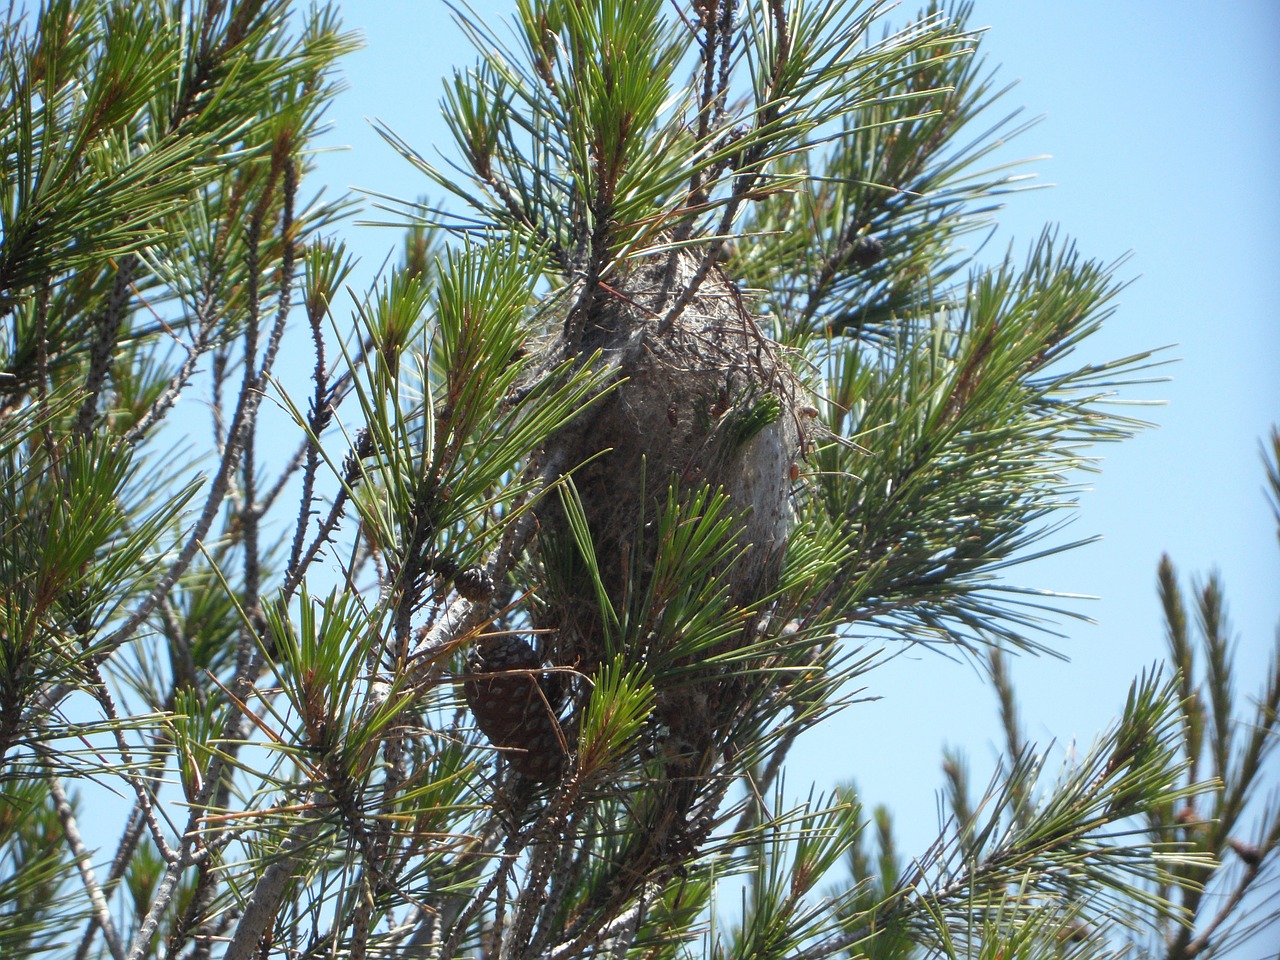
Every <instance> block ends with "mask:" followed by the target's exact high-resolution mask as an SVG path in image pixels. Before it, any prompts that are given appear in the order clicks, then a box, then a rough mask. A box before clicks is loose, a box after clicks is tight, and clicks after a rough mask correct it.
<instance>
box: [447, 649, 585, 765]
mask: <svg viewBox="0 0 1280 960" xmlns="http://www.w3.org/2000/svg"><path fill="white" fill-rule="evenodd" d="M541 667H542V664H541V662H540V661H539V660H538V655H537V654H536V653H535V652H534V650H533V648H532V647H531V646H529V644H527V643H525V642H524V641H523V640H521V639H520V638H519V637H513V636H503V637H494V638H491V639H488V640H483V641H481V642H480V643H479V644H477V646H476V648H475V650H474V651H473V652H472V654H471V656H470V657H469V658H468V660H467V674H466V678H465V680H464V682H463V695H464V696H465V697H466V699H467V705H468V706H469V707H470V708H471V713H472V715H473V716H474V717H475V718H476V724H477V725H478V726H479V727H480V729H481V730H482V731H483V732H484V735H485V736H486V737H488V738H489V742H490V743H492V744H493V745H494V746H497V747H504V748H507V749H506V751H505V754H506V757H507V760H508V762H510V764H511V766H512V767H514V768H515V769H516V770H517V771H519V772H520V773H522V774H523V775H524V776H526V777H528V778H529V779H531V780H537V781H540V782H544V781H547V780H551V779H553V778H554V777H555V776H556V775H557V774H558V773H559V772H560V768H561V767H562V766H563V765H564V760H565V750H564V746H563V745H562V742H561V740H562V736H563V735H562V734H561V732H560V724H559V721H557V720H556V717H555V714H554V713H553V712H552V708H551V706H550V703H549V701H550V700H551V698H550V697H548V696H547V693H546V691H545V689H544V687H545V686H546V682H545V677H543V676H542V675H541V672H540V671H541Z"/></svg>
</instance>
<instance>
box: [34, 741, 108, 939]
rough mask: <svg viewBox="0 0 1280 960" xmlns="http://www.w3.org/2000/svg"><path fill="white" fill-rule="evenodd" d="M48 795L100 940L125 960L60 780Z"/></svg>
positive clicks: (56, 779) (52, 777)
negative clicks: (100, 936) (99, 928)
mask: <svg viewBox="0 0 1280 960" xmlns="http://www.w3.org/2000/svg"><path fill="white" fill-rule="evenodd" d="M41 753H42V754H44V755H45V761H46V763H49V756H48V754H47V753H46V751H45V750H41ZM48 783H49V792H50V793H51V794H52V795H53V805H54V809H55V810H56V811H57V814H58V821H59V822H60V823H61V824H62V835H63V837H65V838H66V841H67V847H68V848H69V849H70V850H71V855H72V856H73V857H75V860H76V868H77V869H78V870H79V871H80V881H81V882H82V883H83V884H84V889H85V892H86V893H87V894H88V895H89V902H90V903H91V904H92V905H93V915H94V918H95V919H96V920H97V922H98V926H99V927H101V928H102V938H103V939H104V940H105V941H106V942H107V949H109V950H110V951H111V956H112V957H114V958H115V960H125V956H124V946H123V944H121V942H120V934H119V933H117V932H116V926H115V923H113V922H112V920H111V909H110V907H109V906H108V905H107V898H106V897H105V896H104V895H103V893H102V888H101V887H100V886H98V881H97V878H96V877H95V876H94V873H93V862H92V859H93V858H92V857H91V856H90V854H89V851H88V850H86V849H85V846H84V841H83V840H82V839H81V838H80V828H79V826H78V825H77V824H76V815H75V811H74V810H72V809H71V802H70V801H69V800H68V799H67V792H66V790H64V789H63V787H62V778H61V777H58V776H56V775H53V774H50V776H49V780H48Z"/></svg>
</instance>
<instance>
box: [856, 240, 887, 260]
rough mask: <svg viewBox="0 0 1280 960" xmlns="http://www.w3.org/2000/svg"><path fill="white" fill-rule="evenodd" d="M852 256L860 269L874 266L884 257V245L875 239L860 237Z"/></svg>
mask: <svg viewBox="0 0 1280 960" xmlns="http://www.w3.org/2000/svg"><path fill="white" fill-rule="evenodd" d="M850 256H851V257H852V258H853V262H854V263H856V264H857V265H858V266H860V267H870V266H873V265H875V264H877V263H879V262H880V260H881V259H882V258H883V257H884V244H883V243H882V242H881V241H880V240H878V239H877V238H875V237H859V238H858V240H857V242H855V243H854V245H853V250H852V252H851V253H850Z"/></svg>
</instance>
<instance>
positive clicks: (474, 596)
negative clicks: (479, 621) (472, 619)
mask: <svg viewBox="0 0 1280 960" xmlns="http://www.w3.org/2000/svg"><path fill="white" fill-rule="evenodd" d="M453 586H454V589H455V590H457V591H458V595H459V596H461V597H463V598H464V599H466V600H470V601H471V602H472V603H487V602H488V601H489V600H490V598H492V597H493V578H492V577H491V576H489V575H488V574H487V573H485V572H484V571H483V570H482V569H480V568H479V567H466V568H465V569H463V570H459V571H458V572H457V574H455V575H454V578H453Z"/></svg>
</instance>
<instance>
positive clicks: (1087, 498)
mask: <svg viewBox="0 0 1280 960" xmlns="http://www.w3.org/2000/svg"><path fill="white" fill-rule="evenodd" d="M474 6H475V9H476V10H477V11H478V12H479V13H480V14H481V15H483V16H484V17H486V18H487V19H489V20H490V21H493V20H495V19H497V18H499V17H505V16H507V15H508V11H509V10H510V9H511V8H512V7H513V6H514V4H511V3H501V2H495V0H485V2H477V3H475V4H474ZM1209 6H1210V5H1207V4H1204V3H1199V2H1193V0H1161V2H1155V0H1128V2H1118V3H1117V2H1114V0H1113V2H1103V0H1072V2H1065V0H1059V2H1056V3H1045V2H1027V0H977V2H976V6H975V10H974V15H973V18H972V23H974V24H975V25H976V24H983V25H986V24H990V25H991V29H990V30H989V32H988V34H987V36H986V38H985V39H984V41H983V45H982V49H983V51H984V53H985V55H986V58H987V61H988V63H989V64H990V65H991V66H996V65H1001V69H1000V72H999V76H1000V77H1002V78H1003V79H1005V80H1009V81H1012V80H1018V81H1019V85H1018V86H1017V87H1016V88H1015V89H1014V90H1013V91H1011V92H1010V93H1009V94H1008V95H1007V99H1006V103H1007V104H1008V105H1009V106H1010V107H1012V106H1022V107H1024V108H1025V110H1026V115H1028V116H1039V115H1041V114H1043V115H1044V119H1043V121H1042V122H1041V123H1040V124H1039V125H1037V126H1036V127H1034V128H1032V129H1031V130H1030V131H1029V132H1028V133H1026V134H1024V135H1023V136H1022V137H1021V138H1019V139H1018V140H1017V141H1016V142H1015V143H1014V144H1013V145H1011V147H1010V150H1011V153H1010V156H1013V155H1017V156H1038V155H1042V154H1048V155H1050V157H1051V158H1050V159H1045V160H1043V161H1038V162H1036V163H1035V164H1033V165H1032V167H1031V168H1030V169H1033V170H1035V171H1036V172H1037V173H1038V174H1039V176H1040V180H1041V181H1043V182H1045V183H1052V184H1053V185H1054V186H1053V187H1052V189H1045V190H1038V191H1032V192H1029V193H1026V194H1022V195H1020V196H1017V197H1015V198H1013V200H1012V201H1011V205H1010V207H1009V209H1007V210H1006V211H1005V212H1004V213H1003V214H1002V215H1001V216H1000V221H1001V224H1002V227H1001V231H1000V233H999V234H998V235H997V240H996V241H995V243H996V244H997V245H998V246H999V248H1000V249H1003V248H1004V245H1005V244H1007V243H1009V242H1011V241H1012V242H1013V243H1014V244H1015V247H1016V248H1017V249H1019V250H1020V249H1023V248H1025V246H1026V244H1028V243H1030V242H1031V241H1032V240H1034V239H1035V237H1036V235H1037V234H1038V233H1039V231H1040V228H1041V226H1042V225H1043V224H1045V223H1049V222H1052V223H1057V224H1059V225H1061V227H1062V229H1063V231H1064V232H1065V233H1067V234H1068V235H1070V236H1072V237H1073V238H1075V239H1076V240H1077V241H1078V242H1079V245H1080V247H1081V250H1082V252H1084V253H1085V254H1086V255H1088V256H1091V257H1096V258H1099V259H1102V260H1105V261H1110V260H1114V259H1116V258H1119V257H1122V256H1124V255H1126V254H1131V256H1130V259H1129V260H1128V261H1127V262H1126V263H1125V264H1124V266H1123V267H1121V269H1120V276H1121V277H1123V278H1130V279H1132V280H1133V283H1132V284H1131V285H1130V286H1129V288H1128V289H1127V290H1126V291H1125V292H1124V294H1123V296H1122V298H1121V305H1120V309H1119V311H1118V313H1117V314H1116V316H1115V317H1114V319H1113V320H1112V322H1111V323H1110V324H1109V326H1108V327H1107V328H1106V329H1104V331H1103V332H1102V333H1101V334H1100V335H1099V336H1098V337H1096V338H1094V340H1093V341H1092V342H1091V343H1090V344H1087V345H1086V346H1085V348H1084V354H1085V356H1087V358H1088V359H1093V360H1104V359H1110V358H1113V357H1116V356H1121V355H1127V354H1130V353H1134V352H1137V351H1140V350H1143V349H1147V348H1150V347H1155V346H1163V345H1172V346H1171V349H1170V350H1169V351H1168V353H1167V355H1168V357H1169V358H1170V359H1173V358H1177V360H1178V362H1177V363H1175V364H1172V365H1171V366H1169V367H1168V368H1166V369H1165V371H1164V372H1165V373H1166V374H1168V375H1169V376H1170V377H1172V380H1171V381H1170V382H1168V383H1161V384H1155V385H1151V386H1147V387H1144V388H1142V389H1140V390H1136V391H1133V392H1132V396H1134V397H1137V398H1142V399H1146V400H1162V401H1167V404H1166V405H1162V406H1156V407H1149V408H1146V409H1144V410H1141V411H1140V415H1142V416H1143V417H1144V418H1146V419H1149V420H1151V421H1153V422H1155V423H1156V424H1158V425H1159V426H1158V429H1154V430H1149V431H1146V432H1144V433H1143V434H1141V435H1140V436H1138V437H1137V438H1136V439H1134V440H1132V441H1130V442H1128V443H1126V444H1123V445H1119V446H1109V447H1106V448H1103V449H1101V450H1099V451H1097V452H1098V453H1099V454H1100V455H1101V456H1102V458H1103V459H1102V462H1101V469H1102V472H1101V473H1100V474H1099V475H1098V476H1096V477H1094V478H1091V479H1090V480H1089V486H1090V487H1091V489H1090V490H1089V491H1088V492H1086V493H1085V494H1084V495H1083V496H1082V498H1081V507H1080V509H1079V511H1078V517H1077V518H1076V520H1075V521H1074V523H1073V524H1072V526H1071V527H1070V528H1069V530H1068V531H1067V535H1068V536H1069V537H1070V538H1072V539H1076V538H1083V537H1087V536H1091V535H1093V534H1102V535H1103V537H1104V539H1103V540H1102V541H1101V542H1100V543H1097V544H1094V545H1092V546H1089V547H1085V548H1083V549H1081V550H1078V551H1073V552H1071V553H1070V554H1067V555H1065V556H1061V557H1058V558H1054V559H1052V560H1049V561H1043V562H1039V563H1037V564H1035V565H1034V566H1028V567H1025V568H1021V569H1017V570H1015V571H1013V573H1012V574H1011V579H1012V580H1013V581H1015V582H1017V583H1020V584H1023V585H1028V586H1036V587H1042V588H1048V589H1055V590H1061V591H1065V592H1070V593H1080V594H1091V595H1096V596H1098V597H1099V598H1100V599H1098V600H1096V601H1090V602H1087V603H1081V604H1079V605H1078V606H1077V607H1076V609H1079V610H1080V611H1081V612H1082V613H1085V614H1087V615H1088V616H1090V617H1092V618H1093V619H1094V620H1095V621H1096V623H1095V624H1083V623H1067V624H1065V625H1064V628H1063V629H1064V633H1065V637H1064V639H1063V640H1062V641H1061V642H1060V644H1059V647H1060V649H1061V650H1062V651H1063V652H1064V653H1065V654H1067V655H1068V656H1069V657H1070V658H1071V660H1070V662H1069V663H1063V662H1061V661H1057V660H1053V659H1044V658H1042V659H1038V660H1037V659H1034V658H1025V657H1024V658H1021V659H1019V660H1018V661H1017V662H1016V663H1015V664H1014V667H1013V675H1014V680H1015V683H1016V685H1017V687H1018V689H1019V691H1020V693H1021V694H1022V696H1023V706H1022V717H1023V721H1024V724H1025V727H1026V729H1027V731H1028V733H1029V734H1030V735H1031V737H1032V738H1033V739H1035V740H1038V741H1041V742H1048V741H1050V740H1057V742H1059V743H1060V744H1069V743H1071V742H1072V741H1077V742H1079V743H1081V745H1087V743H1088V742H1089V741H1090V740H1091V739H1092V738H1093V736H1094V735H1095V733H1097V732H1098V731H1100V730H1101V729H1102V728H1103V727H1104V726H1105V724H1106V723H1107V722H1108V721H1109V720H1110V719H1111V718H1112V717H1114V716H1115V715H1116V713H1117V712H1118V710H1119V708H1120V706H1121V705H1122V704H1123V701H1124V695H1125V692H1126V690H1127V688H1128V685H1129V683H1130V681H1131V680H1132V678H1133V677H1134V676H1136V675H1137V674H1138V673H1139V672H1140V671H1141V670H1142V669H1143V668H1144V667H1147V666H1149V665H1150V664H1151V663H1152V662H1153V661H1154V660H1156V659H1157V658H1158V657H1160V656H1161V654H1162V652H1163V641H1162V632H1161V617H1160V613H1159V608H1158V604H1157V600H1156V593H1155V569H1156V563H1157V561H1158V559H1159V557H1160V554H1161V553H1162V552H1163V551H1168V552H1169V553H1170V554H1171V555H1172V557H1173V558H1174V560H1175V562H1176V563H1177V564H1178V566H1179V568H1180V570H1182V571H1183V572H1184V573H1187V574H1190V573H1196V574H1203V573H1205V572H1207V571H1209V570H1210V569H1213V568H1216V569H1218V570H1219V571H1220V572H1221V574H1222V576H1223V578H1224V581H1225V584H1226V587H1227V596H1228V601H1229V604H1230V610H1231V614H1232V618H1233V621H1234V624H1235V626H1236V629H1237V633H1238V634H1239V637H1240V643H1241V657H1242V662H1241V667H1242V669H1241V677H1242V679H1243V680H1244V681H1245V685H1246V686H1245V690H1244V691H1243V693H1244V694H1245V695H1246V696H1247V695H1248V693H1249V692H1250V691H1251V690H1253V689H1255V688H1256V687H1257V685H1258V683H1259V682H1260V679H1259V675H1260V673H1261V670H1262V668H1263V667H1264V665H1265V663H1266V659H1267V655H1268V652H1269V649H1270V646H1271V644H1272V642H1273V639H1272V638H1273V637H1274V636H1275V630H1276V623H1277V616H1278V615H1280V603H1277V599H1280V590H1277V584H1280V557H1278V553H1277V550H1276V540H1275V525H1274V522H1273V521H1272V519H1271V514H1270V510H1269V507H1268V506H1267V504H1266V502H1265V500H1264V498H1263V494H1262V482H1263V475H1262V470H1261V466H1260V461H1259V441H1260V439H1261V438H1263V437H1264V436H1265V435H1266V434H1267V431H1268V430H1269V427H1270V424H1271V423H1272V422H1274V421H1276V420H1280V376H1277V366H1278V364H1277V361H1280V333H1278V332H1277V331H1278V330H1280V316H1278V315H1277V310H1276V304H1277V303H1280V270H1277V269H1276V264H1277V263H1278V262H1280V228H1278V227H1277V223H1278V222H1280V221H1278V219H1277V215H1278V214H1280V203H1277V199H1278V194H1280V188H1278V187H1277V180H1276V159H1277V157H1278V156H1280V143H1278V142H1277V140H1278V137H1280V135H1278V134H1277V129H1278V126H1280V125H1278V124H1277V120H1278V119H1280V96H1278V94H1280V59H1278V58H1277V56H1276V51H1277V50H1280V3H1277V2H1276V0H1230V2H1228V3H1223V4H1216V5H1213V10H1214V12H1213V15H1212V16H1208V15H1206V13H1205V10H1206V9H1207V8H1208V7H1209ZM341 9H342V11H343V14H344V18H345V21H346V24H347V26H348V27H349V28H354V29H359V30H361V31H362V32H363V33H364V35H365V42H366V47H365V48H364V49H363V50H362V51H360V52H358V53H356V54H355V55H353V56H351V57H350V58H349V60H348V61H347V63H346V67H345V73H346V78H347V81H348V83H349V84H350V89H349V90H348V91H347V92H346V93H344V94H343V95H342V96H341V97H340V98H339V100H338V102H337V104H336V107H335V109H334V110H333V111H332V112H331V114H330V115H329V119H330V120H331V121H332V122H333V124H334V125H335V126H334V130H333V132H332V133H331V134H330V135H329V136H328V137H327V141H326V142H328V143H331V144H334V145H338V144H343V145H349V146H350V147H351V148H352V149H350V150H347V151H344V152H340V153H339V152H335V153H329V154H325V155H324V156H323V157H322V160H321V165H320V171H319V176H320V178H321V179H322V180H323V181H324V182H328V183H330V184H332V185H333V186H334V187H336V188H342V187H347V186H352V187H359V188H364V189H366V190H371V191H375V192H378V193H383V194H389V195H393V196H397V197H402V198H406V199H410V198H413V197H416V196H418V195H420V194H422V193H424V192H426V191H427V190H428V184H427V183H426V182H425V181H424V180H423V179H422V178H421V176H420V175H418V174H417V173H416V172H415V171H414V170H412V168H410V167H409V165H408V164H407V163H405V162H404V161H402V160H401V159H400V158H399V157H398V156H396V155H395V154H394V153H393V152H392V151H391V149H390V148H389V147H387V146H386V145H385V144H384V143H383V142H382V141H381V140H380V138H378V137H377V136H376V135H375V134H374V133H373V132H372V130H371V129H370V128H369V126H368V124H367V123H366V122H365V120H364V119H363V118H366V117H369V118H374V117H376V118H378V119H381V120H382V121H384V122H385V123H386V124H387V125H388V126H390V127H391V128H392V129H393V130H394V131H395V132H396V133H398V134H399V135H400V136H402V137H403V138H405V139H406V140H407V141H408V142H409V143H411V144H412V145H414V146H415V147H417V148H418V149H419V150H420V151H421V152H423V153H428V154H429V153H430V152H431V150H432V145H433V144H435V143H439V144H440V145H441V146H447V143H446V141H447V134H446V133H445V130H444V127H443V124H442V123H441V122H440V119H439V109H438V104H439V99H440V93H441V86H440V80H441V78H442V77H443V76H446V75H447V74H448V73H449V71H450V69H451V68H452V67H453V66H456V65H466V64H468V63H470V62H471V60H472V55H471V52H470V50H469V49H468V48H467V47H466V45H465V43H464V42H463V41H462V39H461V37H460V35H459V33H458V32H457V30H456V29H455V28H454V27H453V25H452V23H451V22H450V17H449V14H448V11H447V9H446V8H445V6H444V5H443V4H442V3H437V2H418V0H414V2H408V0H402V2H382V0H379V2H373V0H348V2H345V3H342V4H341ZM348 237H349V239H350V241H351V242H352V245H353V249H354V250H355V252H357V253H359V254H360V255H362V256H363V257H364V258H365V260H366V262H367V263H371V264H373V265H376V264H377V263H380V262H381V260H382V258H383V256H384V255H385V252H386V250H387V249H388V248H389V247H390V246H391V245H392V244H394V243H395V242H396V240H397V236H396V234H395V233H394V232H392V231H385V230H382V231H380V230H377V229H374V228H361V229H358V230H354V231H349V232H348ZM868 683H869V689H868V691H867V693H868V694H871V695H877V696H880V697H881V699H880V700H879V701H877V702H875V703H868V704H860V705H858V706H856V707H854V708H853V709H851V710H849V711H846V713H845V714H843V715H842V716H841V717H839V718H838V719H837V720H836V721H834V722H833V723H832V724H831V725H830V727H829V728H827V729H825V730H823V731H819V732H817V733H815V734H814V735H812V737H811V739H810V741H809V742H808V743H807V744H805V745H804V746H803V747H802V749H801V750H800V752H799V753H798V754H797V756H796V760H795V762H794V763H793V764H792V765H791V769H790V771H789V774H788V777H789V786H790V787H791V791H792V792H793V793H795V794H797V795H801V796H803V795H804V794H805V793H807V790H808V784H809V783H810V782H811V781H814V780H817V781H818V782H819V784H820V785H822V786H830V785H831V784H832V783H834V782H835V781H838V780H843V779H846V778H854V779H856V781H857V783H858V785H859V786H860V787H861V788H862V789H863V791H864V792H865V794H866V797H867V799H868V800H871V801H884V802H887V803H889V804H890V805H891V806H892V807H893V808H894V809H895V810H896V811H897V814H898V821H899V825H900V829H901V831H902V845H903V847H904V849H905V850H907V851H917V852H918V851H920V850H922V849H923V846H924V845H925V844H926V843H927V842H928V840H929V839H930V837H931V836H932V835H933V832H934V830H935V828H936V823H937V812H936V811H937V803H936V791H937V789H938V788H939V787H940V785H941V783H942V780H941V772H940V751H941V748H942V747H943V745H944V744H950V745H952V746H957V747H963V748H964V749H966V750H967V751H968V752H969V754H970V755H971V757H972V760H973V762H974V769H975V774H976V778H977V780H978V781H979V782H981V781H985V776H986V774H985V772H984V771H985V770H987V769H989V766H990V763H991V761H992V760H993V758H994V756H995V752H996V750H997V746H996V745H997V743H998V742H999V736H1000V735H999V727H998V725H997V722H996V718H995V700H994V697H993V696H992V695H991V694H990V693H989V692H988V691H987V689H986V688H985V686H984V685H983V684H982V682H981V681H980V680H979V678H978V677H977V676H976V674H975V673H974V671H973V670H972V669H971V668H970V667H968V666H965V665H963V664H961V663H955V662H950V661H947V660H945V659H943V658H941V657H938V656H937V655H933V654H927V653H921V654H918V655H917V654H910V655H907V656H904V657H900V658H899V659H897V660H895V661H894V662H893V663H891V664H889V665H887V666H886V667H884V668H882V669H880V670H878V671H876V672H875V673H873V674H871V675H870V676H869V677H868ZM1245 702H1246V703H1247V702H1248V701H1247V700H1246V701H1245Z"/></svg>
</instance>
